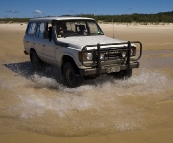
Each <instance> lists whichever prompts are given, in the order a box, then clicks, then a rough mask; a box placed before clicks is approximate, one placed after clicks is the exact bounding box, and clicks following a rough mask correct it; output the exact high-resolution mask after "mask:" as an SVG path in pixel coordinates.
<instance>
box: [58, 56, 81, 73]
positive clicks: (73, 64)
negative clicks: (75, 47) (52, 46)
mask: <svg viewBox="0 0 173 143" xmlns="http://www.w3.org/2000/svg"><path fill="white" fill-rule="evenodd" d="M66 62H69V63H71V64H72V66H73V67H74V69H75V71H76V72H79V68H78V66H77V64H76V62H75V60H74V59H73V58H72V57H71V56H69V55H63V56H62V58H61V72H62V75H63V66H64V64H65V63H66Z"/></svg>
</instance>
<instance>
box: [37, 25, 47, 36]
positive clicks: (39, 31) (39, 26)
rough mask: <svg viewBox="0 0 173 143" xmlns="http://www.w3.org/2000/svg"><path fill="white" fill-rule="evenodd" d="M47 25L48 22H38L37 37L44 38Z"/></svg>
mask: <svg viewBox="0 0 173 143" xmlns="http://www.w3.org/2000/svg"><path fill="white" fill-rule="evenodd" d="M45 25H46V23H44V22H40V23H38V26H37V31H36V36H37V37H40V38H43V32H44V31H45Z"/></svg>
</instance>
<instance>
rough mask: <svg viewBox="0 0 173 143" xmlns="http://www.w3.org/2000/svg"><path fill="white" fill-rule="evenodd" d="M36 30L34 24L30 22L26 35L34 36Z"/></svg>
mask: <svg viewBox="0 0 173 143" xmlns="http://www.w3.org/2000/svg"><path fill="white" fill-rule="evenodd" d="M35 29H36V22H30V23H29V25H28V29H27V34H29V35H34V34H35Z"/></svg>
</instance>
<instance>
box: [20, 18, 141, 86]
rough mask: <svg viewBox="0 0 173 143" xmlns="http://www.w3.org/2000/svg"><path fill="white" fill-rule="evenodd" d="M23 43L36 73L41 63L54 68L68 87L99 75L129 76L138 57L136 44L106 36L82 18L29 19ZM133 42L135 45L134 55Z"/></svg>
mask: <svg viewBox="0 0 173 143" xmlns="http://www.w3.org/2000/svg"><path fill="white" fill-rule="evenodd" d="M23 43H24V53H25V54H26V55H28V54H29V55H30V59H31V62H32V64H33V67H34V69H35V70H36V71H41V70H43V66H44V65H45V63H48V64H53V65H56V66H58V67H60V68H61V71H62V75H63V79H64V83H65V85H66V86H68V87H71V88H73V87H77V86H80V85H81V84H82V83H83V80H84V78H87V77H96V76H98V75H100V74H112V75H113V76H115V77H119V76H121V77H130V76H131V75H132V69H133V68H138V67H139V62H138V60H139V59H140V57H141V54H142V44H141V43H140V42H138V41H135V42H129V41H121V40H118V39H114V38H109V37H106V36H105V35H104V33H103V31H102V30H101V28H100V27H99V25H98V24H97V22H96V21H95V20H94V19H92V18H83V17H47V18H36V19H31V20H30V21H29V23H28V26H27V29H26V33H25V36H24V39H23ZM134 43H138V44H139V49H140V52H139V54H138V56H136V48H137V47H136V46H135V45H134Z"/></svg>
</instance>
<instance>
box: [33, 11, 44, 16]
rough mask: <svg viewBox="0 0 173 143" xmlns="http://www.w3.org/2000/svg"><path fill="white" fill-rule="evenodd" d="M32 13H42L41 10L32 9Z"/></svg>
mask: <svg viewBox="0 0 173 143" xmlns="http://www.w3.org/2000/svg"><path fill="white" fill-rule="evenodd" d="M33 13H36V14H39V15H41V14H43V12H41V11H40V10H34V12H33Z"/></svg>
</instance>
